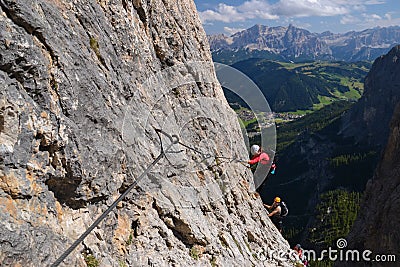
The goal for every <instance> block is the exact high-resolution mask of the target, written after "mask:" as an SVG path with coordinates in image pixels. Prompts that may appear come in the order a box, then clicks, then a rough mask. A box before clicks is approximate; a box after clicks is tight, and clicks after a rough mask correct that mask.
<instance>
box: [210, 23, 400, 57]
mask: <svg viewBox="0 0 400 267" xmlns="http://www.w3.org/2000/svg"><path fill="white" fill-rule="evenodd" d="M208 41H209V44H210V49H211V52H212V55H213V58H214V61H217V62H221V63H226V64H232V63H234V62H237V61H240V60H244V59H248V58H267V59H274V60H281V61H295V62H299V61H306V60H341V61H351V62H354V61H362V60H368V61H373V60H375V59H376V58H377V57H379V56H380V55H382V54H385V53H387V52H389V50H390V49H391V48H392V47H394V46H395V45H397V44H399V43H400V27H399V26H391V27H377V28H373V29H366V30H363V31H359V32H357V31H350V32H347V33H332V32H330V31H326V32H323V33H312V32H309V31H308V30H305V29H301V28H297V27H295V26H293V25H289V26H288V27H283V26H278V27H268V26H264V25H260V24H257V25H254V26H253V27H251V28H249V29H246V30H243V31H240V32H237V33H235V34H233V35H231V36H226V35H224V34H216V35H209V36H208Z"/></svg>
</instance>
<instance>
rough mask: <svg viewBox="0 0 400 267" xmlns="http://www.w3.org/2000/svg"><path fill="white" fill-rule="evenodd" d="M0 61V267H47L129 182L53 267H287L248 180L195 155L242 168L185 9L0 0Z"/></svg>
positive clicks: (185, 5) (233, 131) (232, 128)
mask: <svg viewBox="0 0 400 267" xmlns="http://www.w3.org/2000/svg"><path fill="white" fill-rule="evenodd" d="M0 50H1V54H0V167H1V168H0V210H1V211H0V262H1V265H2V266H3V265H4V266H28V267H29V266H49V265H50V264H51V263H53V262H54V261H55V260H56V259H57V258H58V257H59V256H60V255H61V254H62V253H63V252H64V251H65V249H67V248H68V246H69V245H70V244H72V243H73V242H74V241H75V240H76V239H77V238H78V237H79V236H80V234H82V233H83V232H84V231H85V230H86V229H87V228H88V227H89V226H90V225H91V223H92V222H93V221H94V220H95V219H96V218H97V217H99V216H100V215H101V214H102V212H104V211H105V210H106V209H107V208H108V206H109V205H111V204H112V203H113V202H114V200H115V199H117V198H118V197H119V196H120V194H121V193H122V192H125V190H126V189H127V188H128V187H129V186H130V185H131V184H132V183H133V182H134V181H136V182H138V185H137V186H136V187H135V188H134V189H133V190H132V191H130V193H129V194H128V195H127V197H126V198H125V199H124V200H123V201H122V202H120V203H119V204H118V205H117V207H116V208H115V209H114V210H112V212H111V213H110V214H109V215H108V216H107V217H106V218H105V219H104V220H103V221H102V222H101V223H100V224H99V226H98V227H96V228H95V229H94V230H93V232H92V233H91V234H89V235H88V236H87V238H86V239H85V240H84V241H83V242H82V243H81V244H80V245H79V246H78V247H77V248H76V249H75V250H74V251H73V252H72V253H71V254H70V255H69V256H68V257H67V258H66V259H65V260H64V262H63V263H62V266H86V265H87V262H88V261H89V260H92V261H96V262H97V263H98V264H99V266H194V265H197V266H252V265H253V266H290V261H287V260H285V259H278V258H276V257H265V255H268V252H270V251H271V250H272V249H274V250H276V251H278V250H282V251H288V249H289V247H288V244H287V242H286V241H285V240H284V239H283V238H282V236H281V235H280V234H279V233H278V232H277V230H276V229H275V227H274V226H273V225H272V223H271V221H270V220H269V218H268V217H267V213H266V211H265V210H264V208H263V206H262V202H261V199H260V198H256V197H253V195H252V194H251V190H250V188H251V183H252V174H251V172H250V171H249V170H248V169H246V168H245V167H244V166H242V165H241V164H239V163H236V162H231V163H230V162H226V161H217V160H215V159H214V160H213V158H206V159H203V158H202V156H201V154H199V153H198V152H201V153H203V154H210V155H219V156H225V157H236V158H245V157H247V150H246V147H245V144H244V141H243V138H242V135H241V130H240V127H239V124H238V122H237V119H236V115H235V113H234V112H233V111H232V110H231V109H230V108H229V106H228V104H227V103H226V100H225V99H224V96H223V93H222V89H221V87H220V85H219V83H218V82H217V79H216V76H215V72H214V67H213V64H212V60H211V55H210V53H209V47H208V44H207V39H206V35H205V33H204V31H203V29H202V27H201V23H200V21H199V18H198V15H197V12H196V8H195V5H194V3H193V2H192V1H189V0H178V1H172V0H152V1H143V0H131V1H130V0H119V1H117V0H108V1H105V0H97V1H94V0H88V1H87V0H85V1H83V0H35V1H23V0H1V1H0ZM156 128H157V129H162V130H163V131H164V132H166V133H168V134H171V135H172V134H174V135H177V136H178V137H179V140H180V141H181V142H182V143H184V144H186V145H187V146H186V147H185V146H182V145H180V144H171V140H170V139H169V138H168V136H166V135H165V134H160V136H158V135H157V133H156V131H155V129H156ZM160 141H161V143H160ZM170 145H171V146H170ZM169 146H170V148H169V150H168V151H167V152H168V153H167V154H166V155H165V157H163V158H162V159H161V160H160V161H159V162H158V163H157V164H156V165H155V166H154V167H153V168H152V170H151V171H150V172H149V174H148V175H146V176H145V177H143V178H142V179H138V178H139V176H140V175H141V174H142V173H143V172H144V171H145V169H146V168H147V167H148V166H149V165H150V164H151V162H153V161H154V160H155V159H156V158H157V156H158V155H159V154H160V152H161V148H166V147H169ZM191 148H195V150H194V149H191ZM260 252H263V255H264V256H263V255H261V254H260ZM260 255H261V256H263V257H261V256H260Z"/></svg>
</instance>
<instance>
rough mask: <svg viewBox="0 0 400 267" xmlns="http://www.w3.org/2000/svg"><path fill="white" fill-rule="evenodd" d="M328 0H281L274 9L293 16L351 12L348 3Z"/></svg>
mask: <svg viewBox="0 0 400 267" xmlns="http://www.w3.org/2000/svg"><path fill="white" fill-rule="evenodd" d="M335 2H336V1H326V0H281V1H279V2H278V3H277V4H276V5H275V7H274V9H275V11H276V13H278V14H280V15H284V16H291V17H308V16H317V17H327V16H336V15H343V14H347V13H349V8H348V6H347V5H348V2H346V3H347V4H338V3H335Z"/></svg>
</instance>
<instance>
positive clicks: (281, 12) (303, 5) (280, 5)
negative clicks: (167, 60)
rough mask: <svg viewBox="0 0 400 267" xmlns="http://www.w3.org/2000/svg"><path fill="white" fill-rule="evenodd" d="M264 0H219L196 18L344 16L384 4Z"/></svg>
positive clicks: (374, 1) (375, 1)
mask: <svg viewBox="0 0 400 267" xmlns="http://www.w3.org/2000/svg"><path fill="white" fill-rule="evenodd" d="M268 1H269V0H246V1H245V2H243V3H242V4H240V5H236V6H234V5H227V4H224V3H220V4H218V6H217V7H216V8H215V9H213V10H211V9H208V10H205V11H203V12H200V18H201V20H202V21H203V23H204V22H207V21H222V22H237V21H246V20H248V19H255V18H258V19H267V20H276V19H279V18H281V17H292V18H293V17H294V18H296V17H297V18H300V17H309V16H316V17H328V16H337V15H348V14H351V13H352V11H354V10H357V11H358V12H361V11H362V12H364V11H365V10H366V6H367V5H378V4H383V3H384V0H368V1H365V0H352V1H349V0H279V1H278V2H276V3H275V4H269V2H268ZM344 20H345V21H346V20H347V19H346V18H345V19H344Z"/></svg>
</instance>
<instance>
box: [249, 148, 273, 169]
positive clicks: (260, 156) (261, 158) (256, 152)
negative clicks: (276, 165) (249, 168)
mask: <svg viewBox="0 0 400 267" xmlns="http://www.w3.org/2000/svg"><path fill="white" fill-rule="evenodd" d="M250 152H251V155H252V156H253V157H252V158H251V160H249V161H248V162H247V163H248V164H250V165H253V164H256V163H258V162H260V163H261V164H264V165H265V164H268V162H269V156H268V154H267V153H265V152H263V151H262V149H261V147H260V146H258V145H252V146H251V148H250Z"/></svg>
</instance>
